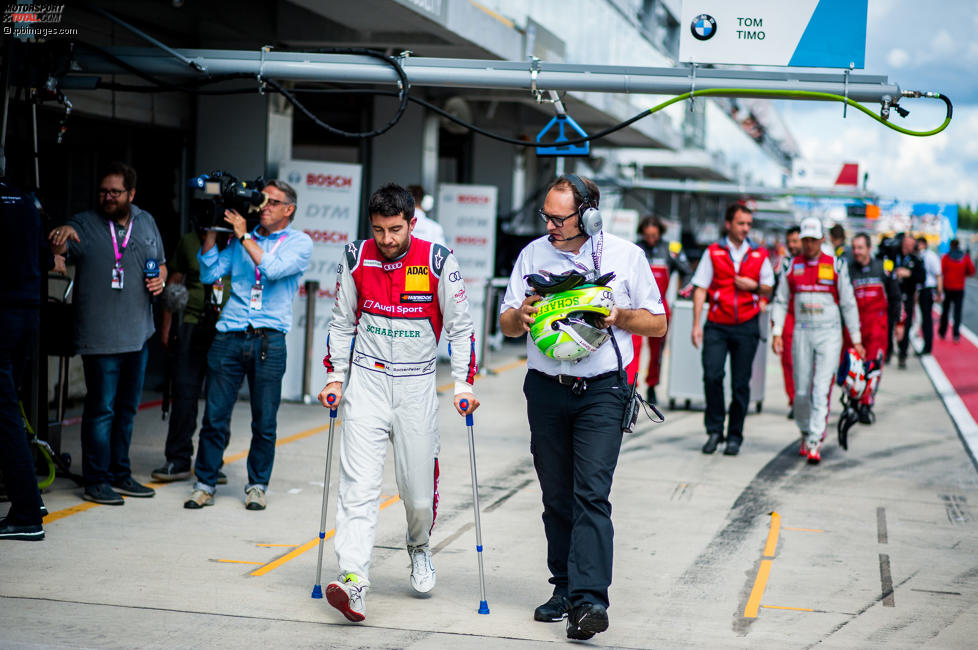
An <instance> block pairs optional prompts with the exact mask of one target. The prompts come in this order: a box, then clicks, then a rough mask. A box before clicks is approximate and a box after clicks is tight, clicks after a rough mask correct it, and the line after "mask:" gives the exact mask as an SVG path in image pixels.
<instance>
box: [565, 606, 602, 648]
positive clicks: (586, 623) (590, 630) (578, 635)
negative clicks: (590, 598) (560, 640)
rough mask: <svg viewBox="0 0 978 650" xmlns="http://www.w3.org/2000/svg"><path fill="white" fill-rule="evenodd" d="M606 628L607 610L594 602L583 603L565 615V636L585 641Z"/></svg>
mask: <svg viewBox="0 0 978 650" xmlns="http://www.w3.org/2000/svg"><path fill="white" fill-rule="evenodd" d="M607 629H608V611H607V610H606V609H605V608H604V607H603V606H601V605H598V604H596V603H584V604H583V605H578V606H577V607H575V608H574V609H572V610H571V611H570V614H568V616H567V638H568V639H578V640H581V641H587V640H588V639H590V638H591V637H592V636H594V635H595V634H597V633H598V632H604V631H605V630H607Z"/></svg>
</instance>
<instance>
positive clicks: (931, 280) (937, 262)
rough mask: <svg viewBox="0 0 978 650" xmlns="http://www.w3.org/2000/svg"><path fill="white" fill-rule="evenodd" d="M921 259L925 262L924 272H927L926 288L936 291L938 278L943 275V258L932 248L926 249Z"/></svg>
mask: <svg viewBox="0 0 978 650" xmlns="http://www.w3.org/2000/svg"><path fill="white" fill-rule="evenodd" d="M920 257H921V258H923V260H924V271H926V272H927V278H926V279H925V280H924V288H925V289H936V288H937V276H939V275H941V258H940V257H938V256H937V253H935V252H934V251H932V250H931V249H930V248H925V249H924V250H923V252H921V254H920Z"/></svg>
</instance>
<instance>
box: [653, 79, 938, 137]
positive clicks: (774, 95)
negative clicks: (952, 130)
mask: <svg viewBox="0 0 978 650" xmlns="http://www.w3.org/2000/svg"><path fill="white" fill-rule="evenodd" d="M745 92H749V93H750V94H752V95H757V96H764V97H770V98H771V99H818V100H822V101H834V102H842V103H844V104H849V105H850V106H852V107H853V108H857V109H859V110H861V111H862V112H863V113H865V114H866V115H869V116H870V117H871V118H873V119H874V120H876V121H877V122H879V123H880V124H882V125H884V126H888V127H889V128H891V129H893V130H894V131H899V132H900V133H903V134H904V135H914V136H917V137H921V138H923V137H927V136H929V135H936V134H938V133H940V132H941V131H943V130H944V129H946V128H947V126H948V125H949V124H950V123H951V114H952V113H953V110H954V109H953V107H952V106H951V100H950V99H948V98H947V97H946V96H944V95H941V94H940V93H929V94H926V95H924V96H926V97H933V98H935V99H940V100H942V101H943V102H944V103H945V104H946V105H947V117H945V118H944V123H943V124H941V125H940V126H939V127H937V128H936V129H931V130H930V131H914V130H912V129H905V128H903V127H902V126H897V125H896V124H893V123H892V122H890V121H888V120H884V119H883V118H882V117H880V116H879V115H877V114H876V113H874V112H873V111H871V110H870V109H868V108H866V107H865V106H863V105H862V104H860V103H859V102H856V101H853V100H851V99H849V98H848V97H843V96H842V95H836V94H833V93H820V92H814V91H811V90H746V89H744V88H705V89H703V90H696V91H693V92H688V93H683V94H682V95H677V96H675V97H672V98H671V99H667V100H666V101H664V102H662V103H661V104H659V105H657V106H653V107H652V108H650V109H649V110H648V112H647V114H649V115H651V114H652V113H655V112H657V111H661V110H662V109H663V108H665V107H666V106H671V105H672V104H675V103H676V102H681V101H683V100H686V99H691V98H693V97H700V96H703V95H720V96H726V95H729V96H732V97H743V95H744V93H745Z"/></svg>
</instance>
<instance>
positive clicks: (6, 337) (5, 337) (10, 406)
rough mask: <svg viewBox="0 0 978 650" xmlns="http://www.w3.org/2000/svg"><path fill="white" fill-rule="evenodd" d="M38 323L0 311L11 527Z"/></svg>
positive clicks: (30, 313)
mask: <svg viewBox="0 0 978 650" xmlns="http://www.w3.org/2000/svg"><path fill="white" fill-rule="evenodd" d="M38 323H39V320H38V310H37V309H7V308H0V332H2V334H0V470H2V471H3V480H4V482H5V483H6V486H7V496H8V497H9V498H10V510H9V511H8V512H7V517H6V518H7V520H8V523H10V524H13V525H15V526H34V525H37V524H40V523H41V493H40V492H38V489H37V477H36V476H34V458H33V456H32V455H31V448H30V445H28V443H27V430H26V429H25V428H24V418H23V417H22V416H21V414H20V398H19V397H18V394H17V386H18V384H19V383H20V380H21V377H22V376H23V372H24V368H25V366H26V361H27V354H28V352H29V351H30V350H31V348H32V347H33V346H32V343H33V341H34V337H35V336H36V335H37V329H38ZM619 419H620V418H619Z"/></svg>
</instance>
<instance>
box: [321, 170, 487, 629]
mask: <svg viewBox="0 0 978 650" xmlns="http://www.w3.org/2000/svg"><path fill="white" fill-rule="evenodd" d="M367 210H368V214H369V215H370V226H371V229H372V231H373V235H374V238H373V239H368V240H364V241H357V242H352V243H350V244H348V245H347V246H346V249H345V253H344V255H343V256H342V258H341V260H340V264H339V267H338V268H337V273H338V279H337V289H336V302H335V303H334V305H333V315H332V321H331V322H330V326H329V335H328V338H327V342H326V357H325V359H323V364H324V365H325V366H326V371H327V373H328V374H327V377H326V386H325V388H323V390H322V392H321V393H320V394H319V399H320V401H321V402H322V403H323V406H328V403H327V396H328V395H330V394H333V395H335V396H336V397H337V398H339V399H340V400H342V403H341V406H342V408H343V429H342V432H341V436H340V449H339V457H340V481H339V498H338V500H337V513H336V538H335V549H336V557H337V561H338V564H339V569H340V575H339V579H338V580H336V581H334V582H331V583H330V584H329V585H327V587H326V597H327V599H328V600H329V603H330V604H331V605H333V607H335V608H337V609H338V610H340V612H341V613H342V614H343V615H344V616H346V618H347V619H349V620H351V621H362V620H364V618H365V617H366V606H365V596H366V592H367V589H368V588H369V585H370V583H369V570H370V555H371V552H372V551H373V547H374V539H375V537H376V530H377V515H378V506H379V503H380V491H381V484H382V482H383V474H384V457H385V456H386V453H387V442H388V440H389V441H390V442H391V443H392V445H393V447H394V471H395V475H396V477H397V488H398V492H399V494H400V497H401V501H403V503H404V510H405V514H406V516H407V536H406V537H407V540H406V541H407V550H408V554H409V556H410V558H411V586H412V587H413V588H414V590H415V591H417V592H420V593H425V592H428V591H431V589H432V588H433V587H434V586H435V570H434V566H433V565H432V563H431V551H430V549H429V535H430V533H431V528H432V526H433V525H434V521H435V514H436V513H435V508H436V506H437V482H438V461H437V455H438V449H439V443H438V396H437V393H436V389H435V365H436V364H435V362H436V355H437V347H438V337H439V335H440V334H441V331H442V327H443V326H444V328H445V331H446V333H447V336H448V340H449V346H450V349H451V366H452V376H453V377H454V379H455V409H456V410H457V411H458V412H459V413H462V414H468V413H471V412H472V411H474V410H475V409H476V408H477V407H478V406H479V401H478V400H477V399H476V398H475V396H474V395H473V393H472V383H473V381H474V379H475V374H476V363H475V337H474V329H473V325H472V317H471V315H470V314H469V309H468V300H467V298H466V294H465V282H464V281H463V280H462V275H461V273H460V272H459V267H458V262H456V260H455V257H454V256H453V255H452V253H451V252H450V251H449V250H448V249H447V248H445V247H444V246H440V245H438V244H432V243H430V242H427V241H424V240H422V239H416V238H414V237H412V236H411V230H412V229H413V226H414V199H413V198H412V197H411V194H410V193H409V192H408V191H407V190H405V189H404V188H402V187H400V186H398V185H393V184H391V185H385V186H384V187H382V188H380V189H379V190H377V191H376V192H374V194H373V195H372V196H371V197H370V202H369V204H368V207H367ZM344 382H346V385H345V388H344ZM463 399H464V400H467V401H468V407H467V408H466V409H465V410H463V409H462V408H461V407H460V402H461V401H462V400H463ZM335 403H337V402H334V404H335Z"/></svg>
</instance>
